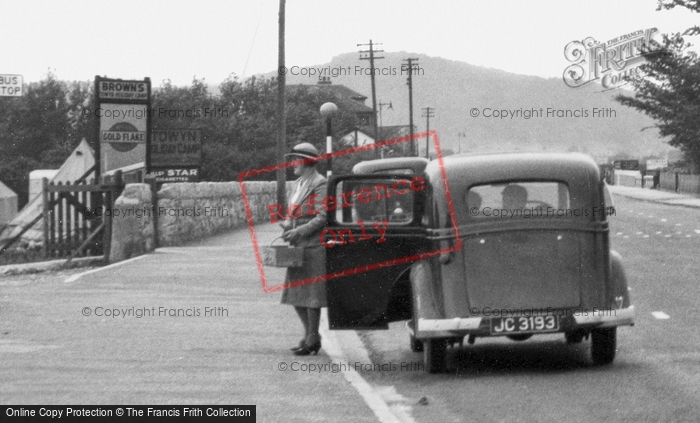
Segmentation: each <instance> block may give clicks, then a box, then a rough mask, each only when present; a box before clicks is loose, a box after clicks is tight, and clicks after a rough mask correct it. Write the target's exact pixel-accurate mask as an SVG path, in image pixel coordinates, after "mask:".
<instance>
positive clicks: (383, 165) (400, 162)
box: [352, 157, 428, 175]
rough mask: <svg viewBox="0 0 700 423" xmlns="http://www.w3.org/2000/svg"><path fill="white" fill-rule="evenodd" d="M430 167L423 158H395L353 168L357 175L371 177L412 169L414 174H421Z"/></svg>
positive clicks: (374, 161)
mask: <svg viewBox="0 0 700 423" xmlns="http://www.w3.org/2000/svg"><path fill="white" fill-rule="evenodd" d="M427 165H428V159H426V158H423V157H394V158H391V159H378V160H367V161H364V162H360V163H358V164H356V165H355V166H353V168H352V173H353V174H355V175H370V174H373V173H391V171H392V170H399V169H412V170H413V173H414V174H421V173H423V170H424V169H425V167H426V166H427Z"/></svg>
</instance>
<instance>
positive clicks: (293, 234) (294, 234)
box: [282, 229, 301, 244]
mask: <svg viewBox="0 0 700 423" xmlns="http://www.w3.org/2000/svg"><path fill="white" fill-rule="evenodd" d="M299 238H301V234H300V233H299V230H298V229H290V230H288V231H286V232H285V233H283V234H282V239H283V240H285V241H287V242H289V243H290V244H294V243H296V242H297V241H298V240H299Z"/></svg>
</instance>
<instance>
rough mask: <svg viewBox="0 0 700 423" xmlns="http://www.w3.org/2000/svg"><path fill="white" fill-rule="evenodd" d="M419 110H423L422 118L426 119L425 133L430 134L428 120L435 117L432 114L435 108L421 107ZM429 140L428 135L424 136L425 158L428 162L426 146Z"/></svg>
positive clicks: (428, 156)
mask: <svg viewBox="0 0 700 423" xmlns="http://www.w3.org/2000/svg"><path fill="white" fill-rule="evenodd" d="M421 109H422V110H423V117H424V118H425V119H426V122H425V131H426V132H430V118H431V117H435V115H434V114H433V112H435V108H434V107H430V106H427V107H422V108H421ZM429 140H430V134H426V135H425V158H426V159H428V160H430V154H429V153H428V151H429V150H430V149H429V145H428V141H429Z"/></svg>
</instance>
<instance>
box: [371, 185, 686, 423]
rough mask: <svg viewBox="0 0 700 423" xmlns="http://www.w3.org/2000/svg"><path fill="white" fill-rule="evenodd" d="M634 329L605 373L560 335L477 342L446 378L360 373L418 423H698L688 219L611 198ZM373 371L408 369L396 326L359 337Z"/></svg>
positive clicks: (409, 357)
mask: <svg viewBox="0 0 700 423" xmlns="http://www.w3.org/2000/svg"><path fill="white" fill-rule="evenodd" d="M614 200H615V206H616V211H617V215H616V216H614V217H613V218H612V220H611V229H612V232H611V233H612V237H611V239H612V243H613V248H614V249H615V250H617V251H618V252H619V253H621V254H622V256H623V259H624V264H625V269H626V271H627V277H628V280H629V283H630V286H631V287H632V300H633V303H634V304H635V307H636V313H637V317H636V325H635V326H634V327H623V328H620V329H619V330H618V352H617V358H616V360H615V362H614V363H613V364H612V365H610V366H604V367H595V366H592V365H590V364H589V360H588V353H589V351H588V347H589V344H588V342H584V343H582V344H579V345H575V346H568V345H566V344H565V343H564V340H563V336H561V335H546V336H541V337H533V338H531V339H530V340H528V341H524V342H513V341H510V340H507V339H501V338H490V339H484V338H481V339H478V340H477V341H476V344H475V345H473V346H468V345H465V346H463V347H462V348H459V347H457V348H454V349H450V350H449V351H448V365H449V367H450V371H449V372H448V373H446V374H439V375H429V374H425V373H423V372H420V371H411V370H404V371H401V370H400V369H399V370H396V371H388V372H381V371H376V372H375V371H370V372H363V376H365V377H366V378H367V380H369V381H370V382H371V383H372V384H374V385H375V386H389V385H390V386H393V387H394V389H395V390H396V391H397V392H398V394H400V395H401V396H402V397H403V398H405V399H406V400H407V401H408V402H411V403H412V402H414V401H415V400H416V399H417V398H421V397H423V396H426V397H427V398H428V405H425V406H420V405H416V406H414V407H413V408H412V415H413V418H414V419H415V420H416V421H418V422H426V423H428V422H436V421H440V422H463V421H479V422H501V421H507V422H519V421H522V422H535V421H536V422H562V421H566V422H591V421H605V422H697V421H699V420H700V401H699V399H700V366H699V364H700V331H698V330H697V325H698V321H699V319H700V313H698V311H697V310H698V307H697V304H696V303H697V302H698V299H700V279H699V278H698V275H700V260H699V258H700V256H698V252H699V251H700V209H697V208H696V209H692V208H684V207H678V206H667V205H661V204H657V203H650V202H642V201H636V200H631V199H628V198H625V197H621V196H616V197H615V198H614ZM362 338H363V340H364V342H365V344H366V345H367V346H368V347H369V349H370V356H371V357H372V358H373V362H374V363H376V364H400V363H407V362H419V361H420V359H421V353H413V352H411V351H410V350H409V348H408V335H407V333H406V331H405V328H404V327H403V325H402V324H398V323H396V324H392V327H391V329H390V330H388V331H374V332H364V333H362Z"/></svg>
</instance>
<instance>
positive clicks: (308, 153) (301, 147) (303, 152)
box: [284, 142, 319, 159]
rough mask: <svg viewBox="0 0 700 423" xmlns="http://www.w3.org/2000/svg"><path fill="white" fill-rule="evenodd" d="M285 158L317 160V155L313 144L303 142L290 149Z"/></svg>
mask: <svg viewBox="0 0 700 423" xmlns="http://www.w3.org/2000/svg"><path fill="white" fill-rule="evenodd" d="M284 156H285V157H294V156H296V157H302V158H304V159H318V157H319V154H318V150H317V149H316V147H314V146H313V144H311V143H308V142H303V143H301V144H297V145H295V146H294V148H292V152H291V153H289V154H285V155H284Z"/></svg>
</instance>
